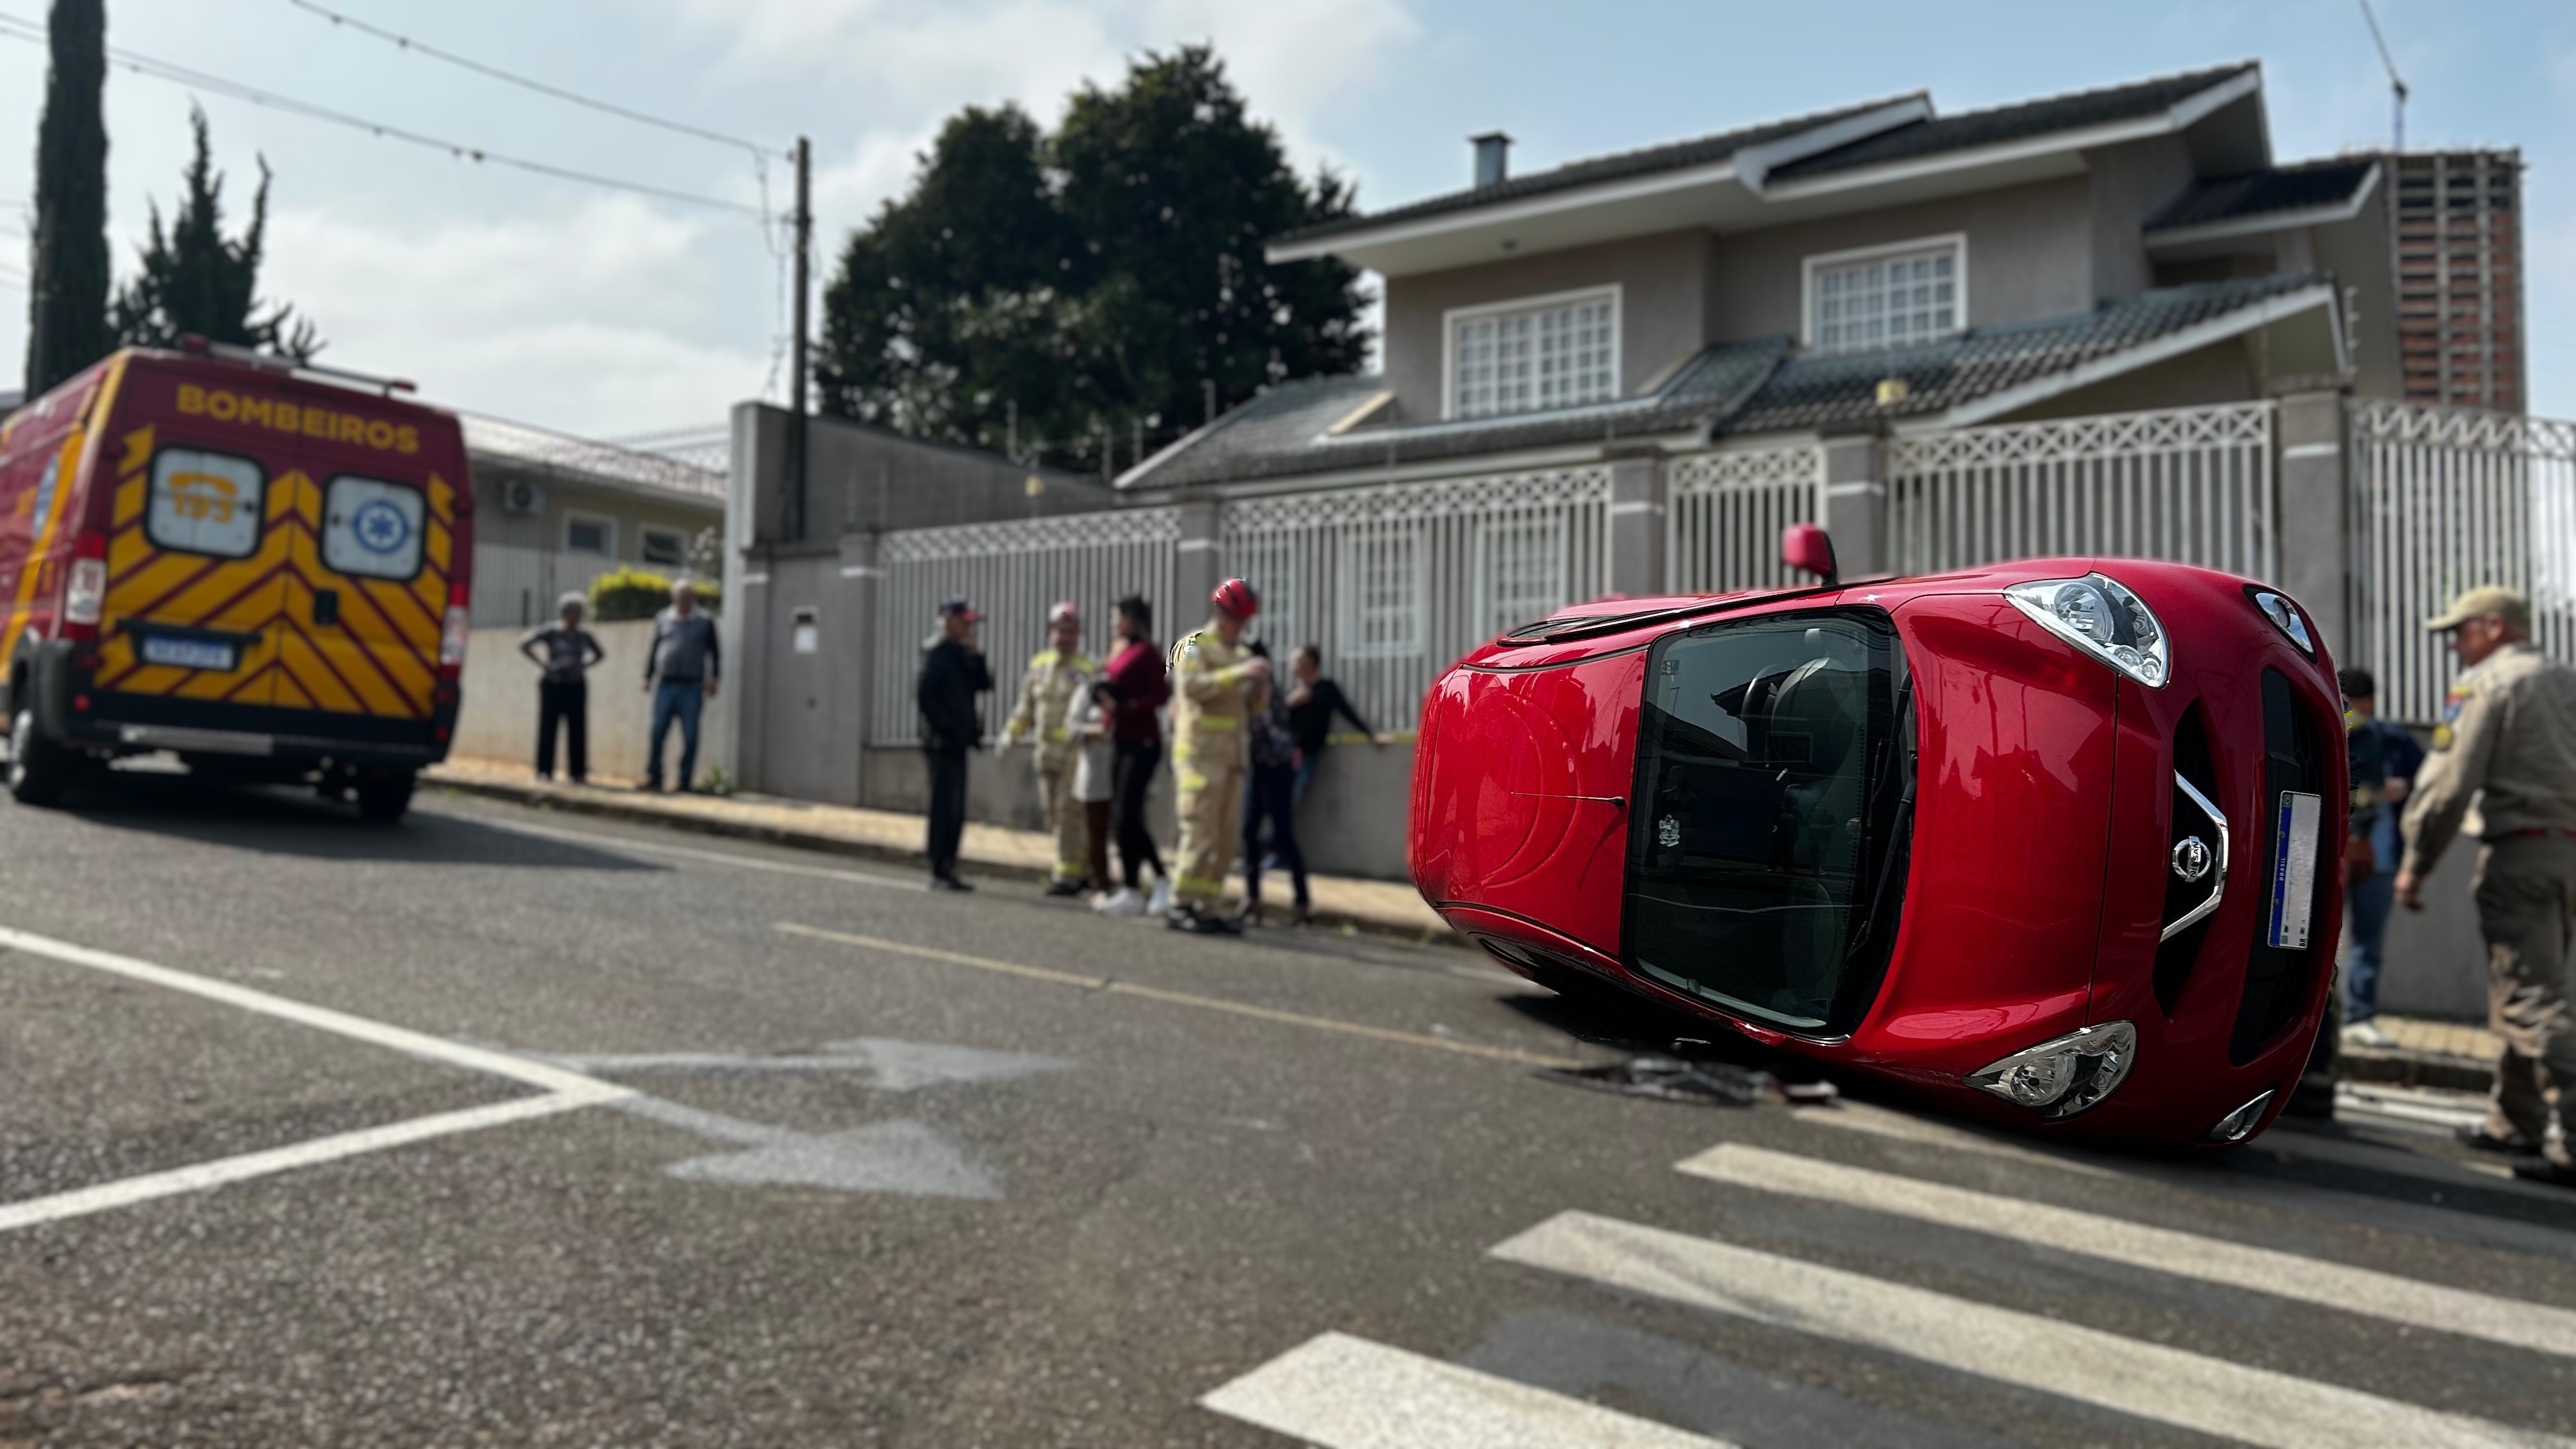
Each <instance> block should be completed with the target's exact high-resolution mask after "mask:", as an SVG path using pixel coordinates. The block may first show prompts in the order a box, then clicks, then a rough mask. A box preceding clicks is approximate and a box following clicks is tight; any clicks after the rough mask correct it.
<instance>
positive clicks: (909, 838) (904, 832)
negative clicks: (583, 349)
mask: <svg viewBox="0 0 2576 1449" xmlns="http://www.w3.org/2000/svg"><path fill="white" fill-rule="evenodd" d="M591 778H592V782H593V783H591V784H588V785H567V784H561V783H556V784H543V783H540V782H538V781H537V780H535V779H533V778H531V777H530V774H529V771H528V768H527V767H526V766H525V765H519V764H507V763H503V762H501V761H498V760H483V759H468V758H457V759H451V760H449V761H448V762H447V763H445V764H443V765H440V766H438V767H436V768H434V769H432V770H429V771H427V772H425V773H424V774H423V775H422V776H421V783H423V784H425V785H433V786H438V787H441V788H445V789H449V790H456V791H460V792H463V793H465V794H469V795H482V796H486V797H489V798H492V799H498V800H511V801H516V802H518V803H521V804H527V805H545V806H551V807H553V808H555V809H557V810H566V811H573V812H577V813H581V814H587V815H600V816H607V817H610V818H614V819H621V820H640V821H646V822H649V823H652V824H656V825H665V826H669V827H671V828H673V829H677V830H694V831H699V832H702V833H705V834H709V835H730V836H734V837H737V838H740V839H747V840H767V841H772V842H775V843H777V844H781V845H793V846H799V847H802V848H804V849H808V850H828V851H835V852H838V853H840V854H844V855H864V856H871V857H874V858H876V859H879V860H894V861H903V862H908V863H915V864H917V863H918V862H919V861H920V860H921V857H922V851H921V846H922V829H923V827H922V818H921V817H920V816H918V815H905V814H899V813H897V812H895V811H891V810H861V809H857V808H855V807H852V806H847V805H823V804H817V803H815V802H814V801H811V800H786V799H781V798H779V797H777V796H773V795H749V794H744V795H723V796H719V795H647V794H644V793H643V792H641V791H639V790H636V789H635V788H633V785H632V784H631V782H625V781H606V780H603V779H602V777H600V776H597V775H593V776H592V777H591ZM960 855H961V857H962V859H963V860H964V862H965V863H966V864H967V865H968V866H970V867H974V868H977V869H980V870H982V871H989V872H997V873H1001V874H1006V875H1012V876H1017V877H1020V878H1023V879H1026V880H1030V881H1038V880H1043V879H1045V878H1046V876H1047V875H1048V873H1049V872H1050V871H1051V870H1052V869H1053V866H1054V861H1055V842H1054V840H1053V839H1052V838H1051V837H1049V836H1047V835H1045V834H1043V833H1041V832H1038V831H1035V830H1013V829H1010V828H1008V827H1006V826H1000V825H982V824H975V823H969V824H968V825H967V827H966V840H965V844H964V846H963V847H962V849H961V851H960ZM1308 880H1309V887H1310V889H1311V890H1312V891H1313V894H1314V899H1315V918H1316V919H1317V920H1318V921H1320V922H1322V923H1324V924H1327V925H1335V926H1348V927H1353V928H1356V929H1360V930H1366V931H1377V932H1384V933H1388V934H1393V935H1401V936H1407V937H1411V938H1415V939H1418V940H1422V941H1425V942H1441V941H1455V940H1456V939H1457V937H1456V936H1455V935H1454V934H1453V933H1452V932H1451V931H1450V929H1449V926H1448V924H1447V923H1446V922H1444V921H1442V920H1441V919H1440V917H1439V915H1438V914H1437V913H1435V912H1434V911H1433V910H1432V909H1431V908H1430V907H1429V906H1426V905H1424V904H1423V903H1422V896H1421V895H1420V893H1418V892H1417V891H1415V890H1414V889H1413V887H1412V886H1410V885H1403V884H1398V883H1395V882H1392V881H1375V880H1355V879H1351V878H1349V877H1345V876H1327V875H1318V876H1312V877H1309V878H1308ZM1264 893H1265V894H1266V895H1268V896H1269V897H1270V899H1269V902H1268V904H1269V905H1270V906H1271V907H1272V908H1273V909H1274V910H1276V909H1277V908H1279V907H1283V906H1285V905H1286V903H1287V901H1288V879H1287V876H1286V874H1285V873H1284V872H1273V873H1272V878H1271V880H1270V881H1268V882H1266V883H1265V887H1264Z"/></svg>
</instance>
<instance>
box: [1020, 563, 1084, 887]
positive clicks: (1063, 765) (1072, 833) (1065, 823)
mask: <svg viewBox="0 0 2576 1449" xmlns="http://www.w3.org/2000/svg"><path fill="white" fill-rule="evenodd" d="M1099 677H1100V666H1099V665H1098V664H1095V663H1093V662H1092V661H1091V660H1090V659H1089V658H1087V657H1085V656H1084V654H1083V653H1082V611H1081V610H1079V609H1077V608H1075V607H1074V606H1073V605H1072V604H1071V603H1069V602H1068V603H1062V604H1058V605H1056V606H1055V607H1054V608H1052V609H1049V610H1048V611H1047V647H1045V648H1044V649H1041V650H1039V651H1038V652H1037V653H1035V654H1033V655H1031V656H1030V657H1029V669H1028V673H1027V675H1026V676H1025V677H1023V678H1022V679H1021V681H1020V702H1019V706H1018V707H1017V708H1015V709H1013V710H1012V711H1011V718H1010V722H1009V723H1008V724H1006V725H1004V726H1003V727H1002V738H1003V740H1004V742H1005V743H1008V744H1017V743H1019V742H1020V740H1021V739H1022V738H1024V737H1026V738H1033V739H1034V741H1035V743H1036V745H1037V749H1036V752H1035V753H1036V757H1037V771H1038V799H1039V800H1040V801H1042V802H1043V803H1044V804H1045V807H1046V819H1047V829H1048V830H1049V831H1050V832H1052V833H1053V835H1054V836H1055V870H1054V872H1053V876H1052V878H1051V879H1050V880H1049V881H1048V882H1047V889H1046V893H1047V894H1048V895H1051V896H1078V895H1080V894H1082V890H1083V882H1084V881H1085V880H1087V879H1088V878H1089V876H1090V871H1091V865H1090V861H1091V839H1090V824H1089V821H1088V819H1087V817H1086V816H1085V815H1084V813H1083V809H1082V805H1081V803H1080V802H1078V801H1076V800H1075V799H1074V798H1073V764H1074V760H1075V758H1076V757H1077V756H1078V755H1079V754H1080V753H1081V750H1080V744H1079V742H1078V741H1076V740H1074V739H1073V738H1072V737H1071V735H1070V734H1069V732H1068V731H1067V730H1066V728H1065V717H1066V715H1067V714H1068V713H1069V712H1070V707H1071V705H1072V703H1073V700H1074V699H1075V698H1076V697H1077V696H1079V695H1081V694H1083V693H1085V692H1087V691H1088V690H1089V689H1090V688H1091V684H1092V681H1093V680H1096V679H1098V678H1099Z"/></svg>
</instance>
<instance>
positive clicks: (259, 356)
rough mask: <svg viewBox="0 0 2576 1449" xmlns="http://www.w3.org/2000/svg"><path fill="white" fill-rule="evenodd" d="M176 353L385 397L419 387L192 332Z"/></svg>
mask: <svg viewBox="0 0 2576 1449" xmlns="http://www.w3.org/2000/svg"><path fill="white" fill-rule="evenodd" d="M179 350H180V351H181V352H193V353H195V354H196V355H198V356H200V357H219V358H222V359H223V360H224V361H226V362H239V363H243V364H245V365H247V366H251V367H256V368H259V369H260V370H261V371H263V372H283V373H289V374H293V373H303V374H306V375H309V376H312V377H318V378H323V379H326V380H328V381H332V382H348V383H355V384H357V385H358V386H360V387H372V388H376V389H378V390H380V391H382V392H383V393H384V394H385V396H387V397H391V396H393V395H394V394H395V393H398V392H418V391H420V384H418V383H415V382H412V381H410V380H409V379H407V378H399V377H378V376H376V375H375V374H374V373H371V372H351V371H350V370H349V369H347V368H345V367H324V366H322V365H321V364H320V363H317V362H298V361H296V360H295V359H294V358H292V357H285V356H281V355H279V354H277V353H274V352H262V351H260V350H259V349H258V348H256V347H243V346H241V345H239V344H237V343H231V342H215V341H211V340H209V339H208V338H206V337H205V336H204V335H202V334H200V333H196V332H190V333H187V334H185V335H184V336H182V337H180V339H179Z"/></svg>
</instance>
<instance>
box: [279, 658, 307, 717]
mask: <svg viewBox="0 0 2576 1449" xmlns="http://www.w3.org/2000/svg"><path fill="white" fill-rule="evenodd" d="M270 678H272V679H273V680H275V681H276V684H277V698H276V700H275V701H274V703H277V704H279V705H283V706H284V707H286V708H288V709H311V708H313V697H312V696H311V695H309V694H306V693H305V692H304V686H303V685H301V684H298V683H297V682H296V680H295V676H294V675H293V674H292V673H290V672H288V670H287V668H286V666H285V665H284V664H283V663H280V664H279V665H278V668H277V673H276V674H274V675H272V676H270Z"/></svg>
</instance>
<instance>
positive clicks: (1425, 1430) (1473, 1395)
mask: <svg viewBox="0 0 2576 1449" xmlns="http://www.w3.org/2000/svg"><path fill="white" fill-rule="evenodd" d="M1199 1406H1200V1407H1202V1408H1206V1409H1212V1410H1214V1411H1216V1412H1217V1413H1220V1414H1223V1415H1226V1416H1227V1417H1228V1418H1234V1419H1241V1420H1242V1421H1244V1422H1245V1423H1247V1424H1255V1425H1258V1426H1260V1427H1261V1428H1264V1429H1270V1430H1274V1431H1276V1432H1278V1433H1281V1434H1286V1435H1289V1436H1291V1437H1292V1438H1297V1439H1302V1440H1304V1441H1306V1442H1307V1443H1309V1444H1316V1445H1321V1446H1323V1449H1734V1446H1732V1445H1729V1444H1727V1443H1725V1442H1724V1441H1723V1440H1718V1439H1707V1438H1702V1437H1701V1436H1699V1435H1697V1434H1686V1433H1684V1432H1682V1431H1681V1430H1679V1429H1674V1428H1670V1427H1667V1426H1665V1425H1662V1424H1658V1423H1656V1422H1654V1421H1653V1420H1651V1419H1640V1418H1636V1417H1634V1416H1632V1415H1628V1414H1622V1413H1619V1412H1617V1411H1615V1410H1612V1409H1604V1408H1602V1407H1600V1406H1599V1405H1596V1404H1587V1403H1585V1402H1584V1401H1582V1400H1581V1399H1574V1398H1568V1397H1566V1396H1565V1395H1563V1394H1556V1393H1550V1392H1548V1391H1547V1390H1545V1389H1537V1388H1532V1387H1530V1386H1529V1385H1527V1384H1522V1383H1515V1382H1513V1381H1512V1380H1510V1379H1505V1378H1496V1377H1495V1376H1494V1375H1492V1374H1487V1373H1479V1372H1477V1371H1476V1370H1474V1369H1466V1368H1460V1367H1458V1366H1457V1365H1456V1364H1450V1363H1442V1362H1441V1361H1440V1360H1438V1359H1436V1358H1424V1357H1423V1356H1422V1355H1420V1354H1416V1353H1407V1352H1405V1351H1404V1350H1403V1349H1400V1348H1389V1347H1387V1346H1386V1345H1384V1344H1380V1343H1372V1342H1370V1341H1369V1340H1367V1339H1365V1338H1353V1337H1351V1336H1350V1335H1348V1334H1343V1333H1327V1334H1323V1335H1320V1336H1318V1337H1315V1338H1311V1339H1308V1340H1307V1341H1306V1342H1304V1343H1302V1344H1299V1345H1298V1346H1297V1347H1295V1348H1292V1349H1290V1350H1289V1351H1288V1352H1286V1353H1283V1354H1281V1355H1280V1356H1279V1357H1277V1358H1274V1359H1272V1360H1271V1361H1270V1362H1268V1363H1266V1364H1263V1365H1262V1366H1261V1367H1259V1368H1257V1369H1254V1370H1253V1371H1252V1372H1250V1373H1248V1374H1245V1375H1244V1376H1243V1377H1241V1378H1238V1379H1235V1380H1233V1381H1232V1382H1230V1383H1227V1384H1225V1385H1224V1386H1222V1387H1220V1388H1218V1389H1216V1390H1215V1391H1214V1392H1212V1393H1210V1394H1208V1395H1207V1396H1206V1397H1204V1398H1202V1399H1200V1400H1199Z"/></svg>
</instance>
